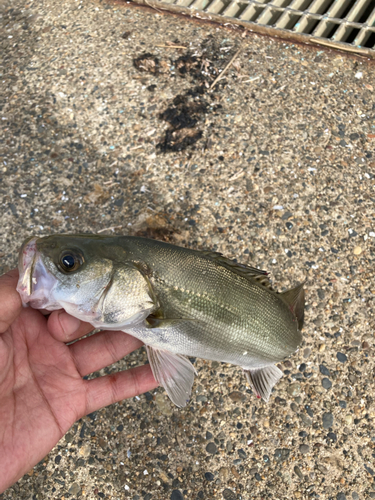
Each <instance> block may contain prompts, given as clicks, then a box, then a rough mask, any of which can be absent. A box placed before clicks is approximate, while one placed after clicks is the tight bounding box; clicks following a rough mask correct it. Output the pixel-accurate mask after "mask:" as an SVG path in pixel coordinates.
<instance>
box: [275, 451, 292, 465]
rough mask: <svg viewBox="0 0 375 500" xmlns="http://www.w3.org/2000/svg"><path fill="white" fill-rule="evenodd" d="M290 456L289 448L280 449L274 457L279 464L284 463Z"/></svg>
mask: <svg viewBox="0 0 375 500" xmlns="http://www.w3.org/2000/svg"><path fill="white" fill-rule="evenodd" d="M289 455H290V450H288V448H278V449H277V450H275V454H274V457H275V460H277V461H278V462H284V461H285V460H287V459H288V457H289Z"/></svg>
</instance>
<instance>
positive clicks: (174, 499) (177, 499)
mask: <svg viewBox="0 0 375 500" xmlns="http://www.w3.org/2000/svg"><path fill="white" fill-rule="evenodd" d="M171 500H184V496H183V494H182V493H181V491H180V490H173V491H172V493H171Z"/></svg>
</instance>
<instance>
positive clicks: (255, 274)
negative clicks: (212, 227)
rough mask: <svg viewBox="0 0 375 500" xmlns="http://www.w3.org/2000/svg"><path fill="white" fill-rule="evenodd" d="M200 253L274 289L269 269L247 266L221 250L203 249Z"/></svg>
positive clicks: (230, 269) (244, 276)
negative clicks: (224, 254)
mask: <svg viewBox="0 0 375 500" xmlns="http://www.w3.org/2000/svg"><path fill="white" fill-rule="evenodd" d="M200 254H203V255H204V256H206V257H208V258H209V259H211V260H213V261H214V262H216V263H217V264H219V265H221V266H223V267H225V268H226V269H229V271H232V272H233V273H236V274H238V275H239V276H242V277H243V278H247V279H249V280H255V281H256V282H257V283H259V284H260V285H263V286H265V287H266V288H269V289H270V290H272V287H271V283H270V281H269V278H268V272H267V271H262V270H261V269H257V268H256V267H251V266H247V265H246V264H239V263H238V262H234V261H233V260H230V259H227V258H226V257H224V256H223V255H222V254H221V253H219V252H210V251H203V252H200Z"/></svg>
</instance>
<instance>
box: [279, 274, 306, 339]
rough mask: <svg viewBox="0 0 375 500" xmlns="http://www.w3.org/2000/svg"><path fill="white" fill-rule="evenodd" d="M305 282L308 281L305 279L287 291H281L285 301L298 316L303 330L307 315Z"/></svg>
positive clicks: (299, 326)
mask: <svg viewBox="0 0 375 500" xmlns="http://www.w3.org/2000/svg"><path fill="white" fill-rule="evenodd" d="M305 283H306V282H305V281H303V282H302V283H300V284H299V285H297V286H296V287H295V288H291V289H290V290H287V291H286V292H282V293H280V296H281V297H282V299H283V301H284V302H285V303H286V304H287V305H288V306H289V308H290V310H291V311H292V312H293V313H294V315H295V316H296V318H297V321H298V329H299V330H302V327H303V320H304V316H305V290H304V289H303V285H304V284H305Z"/></svg>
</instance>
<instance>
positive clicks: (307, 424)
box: [300, 413, 312, 427]
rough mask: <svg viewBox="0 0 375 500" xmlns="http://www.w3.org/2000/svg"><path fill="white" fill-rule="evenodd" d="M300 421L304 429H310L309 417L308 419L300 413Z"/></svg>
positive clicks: (310, 421)
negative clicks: (304, 426)
mask: <svg viewBox="0 0 375 500" xmlns="http://www.w3.org/2000/svg"><path fill="white" fill-rule="evenodd" d="M300 419H301V420H302V422H303V423H304V424H305V425H306V427H310V426H311V425H312V420H311V418H310V417H308V416H307V415H305V414H304V413H301V414H300Z"/></svg>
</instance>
